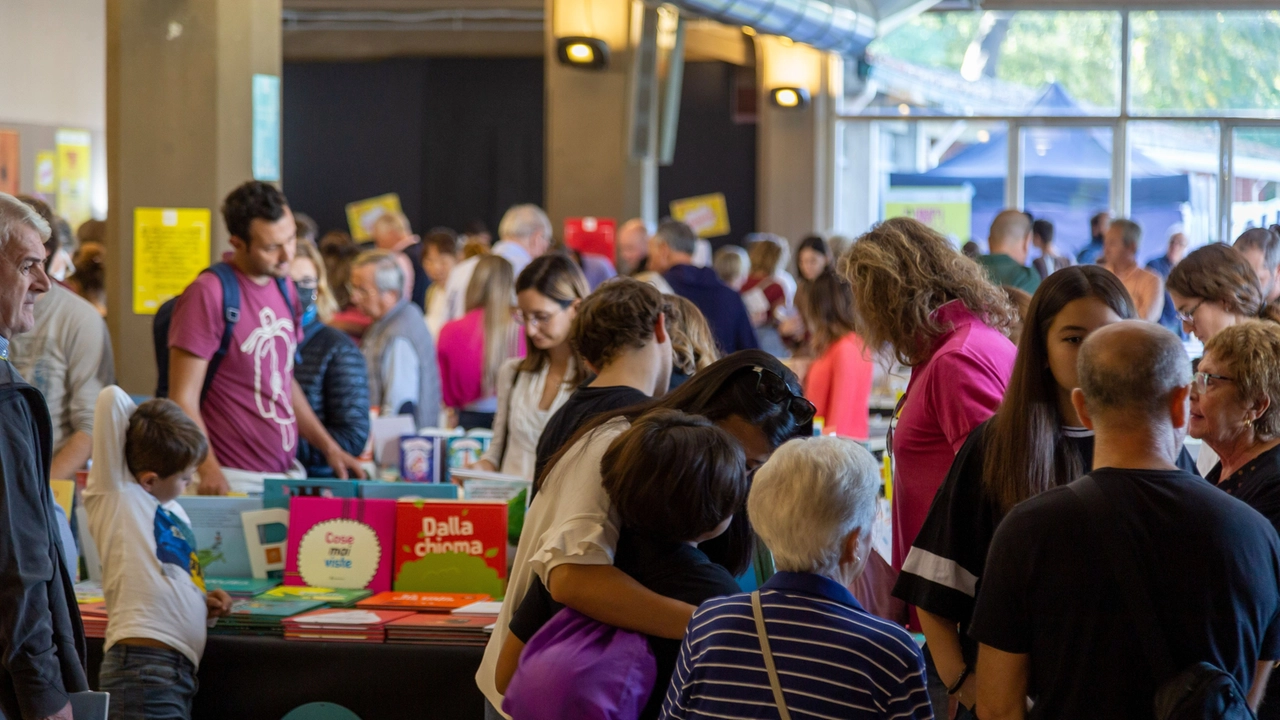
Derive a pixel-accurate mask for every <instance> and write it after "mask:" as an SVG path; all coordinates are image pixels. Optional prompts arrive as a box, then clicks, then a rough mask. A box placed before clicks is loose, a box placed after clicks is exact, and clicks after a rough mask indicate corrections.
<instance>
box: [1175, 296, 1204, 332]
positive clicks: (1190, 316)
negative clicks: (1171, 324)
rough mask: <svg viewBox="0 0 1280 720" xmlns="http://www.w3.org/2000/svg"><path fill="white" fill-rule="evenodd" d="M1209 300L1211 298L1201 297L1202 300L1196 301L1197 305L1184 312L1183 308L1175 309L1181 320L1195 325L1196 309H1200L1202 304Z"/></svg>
mask: <svg viewBox="0 0 1280 720" xmlns="http://www.w3.org/2000/svg"><path fill="white" fill-rule="evenodd" d="M1207 302H1209V298H1200V302H1198V303H1196V305H1195V307H1193V308H1191V309H1190V310H1188V311H1187V312H1185V313H1184V312H1182V311H1181V310H1178V309H1176V308H1175V309H1174V312H1176V313H1177V314H1178V320H1180V321H1181V322H1184V323H1186V324H1188V325H1195V324H1196V311H1197V310H1199V309H1200V306H1201V305H1203V304H1205V303H1207Z"/></svg>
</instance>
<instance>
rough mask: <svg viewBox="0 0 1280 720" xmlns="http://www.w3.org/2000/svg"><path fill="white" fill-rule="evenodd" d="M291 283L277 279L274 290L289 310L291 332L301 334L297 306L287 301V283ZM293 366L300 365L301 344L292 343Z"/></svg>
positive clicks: (283, 278)
mask: <svg viewBox="0 0 1280 720" xmlns="http://www.w3.org/2000/svg"><path fill="white" fill-rule="evenodd" d="M291 282H293V279H292V278H287V277H277V278H276V288H277V289H279V290H280V295H281V296H283V297H284V305H285V307H287V308H289V317H291V318H293V331H294V332H295V333H301V332H302V318H301V316H299V315H298V305H297V303H295V302H293V301H292V300H290V299H289V283H291ZM293 364H294V365H301V364H302V343H300V342H299V343H294V348H293Z"/></svg>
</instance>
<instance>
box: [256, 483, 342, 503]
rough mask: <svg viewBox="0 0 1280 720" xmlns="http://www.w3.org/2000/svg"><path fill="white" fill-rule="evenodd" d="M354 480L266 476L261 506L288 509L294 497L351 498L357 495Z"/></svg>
mask: <svg viewBox="0 0 1280 720" xmlns="http://www.w3.org/2000/svg"><path fill="white" fill-rule="evenodd" d="M356 485H357V483H356V481H355V480H333V479H325V478H302V479H299V480H293V479H290V478H267V479H266V480H264V481H263V483H262V506H263V507H268V508H273V507H278V508H284V509H285V510H288V509H289V501H290V500H292V499H293V498H296V497H322V498H353V497H355V496H356V495H357V492H356Z"/></svg>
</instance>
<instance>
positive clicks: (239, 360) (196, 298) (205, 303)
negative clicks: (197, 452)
mask: <svg viewBox="0 0 1280 720" xmlns="http://www.w3.org/2000/svg"><path fill="white" fill-rule="evenodd" d="M222 215H223V219H224V221H225V222H226V224H227V230H228V232H230V233H231V246H232V247H233V248H234V252H233V253H232V254H231V256H230V259H229V260H228V264H230V265H231V267H232V268H233V269H234V270H235V276H236V280H237V283H238V285H239V288H240V320H239V321H238V322H237V323H236V324H235V327H234V331H233V333H232V341H231V346H230V347H229V348H228V350H227V354H226V357H224V358H223V359H222V361H221V363H220V364H219V365H218V367H217V369H216V372H215V373H214V376H213V380H212V381H211V384H210V386H209V391H208V393H207V394H205V396H204V397H203V398H202V397H201V392H202V389H203V387H204V382H205V375H206V374H207V372H208V369H209V360H210V359H211V358H212V357H213V356H214V354H215V353H216V352H217V350H218V348H219V346H220V345H221V341H222V333H223V330H224V328H225V326H226V323H225V321H224V319H223V308H222V285H221V284H220V282H219V281H218V278H217V277H216V276H215V275H214V274H212V273H202V274H201V275H200V276H199V277H197V278H196V280H195V282H193V283H192V284H191V285H190V286H189V287H188V288H187V289H186V291H185V292H183V294H182V295H181V296H180V297H179V298H178V302H177V304H176V305H175V307H174V311H173V319H172V321H171V323H170V329H169V377H170V381H169V386H170V391H169V395H170V397H171V398H172V399H173V400H174V401H175V402H177V403H178V405H180V406H181V407H182V409H183V410H184V411H185V412H186V413H187V414H188V415H190V416H191V418H192V419H193V420H195V421H196V423H198V424H199V425H200V426H201V429H202V430H204V431H205V434H206V435H207V436H208V438H209V444H210V453H209V456H208V458H207V459H206V460H205V461H204V463H202V464H201V465H200V492H201V493H203V494H219V495H221V494H225V493H226V492H227V491H228V490H230V489H232V488H231V486H230V484H229V483H228V478H227V475H228V474H227V473H224V472H223V468H227V469H233V470H236V471H239V472H236V473H231V474H232V475H234V476H235V477H236V478H244V477H246V476H249V477H252V476H255V475H257V476H261V475H268V474H270V475H279V474H284V473H286V472H288V471H289V470H290V469H291V468H292V466H293V458H294V455H295V454H296V451H297V447H298V436H299V434H301V435H302V437H304V438H306V440H307V441H308V442H310V443H312V444H313V445H314V446H315V447H317V448H320V449H321V450H322V452H324V454H325V457H326V458H327V459H328V460H329V464H330V465H331V466H332V467H333V469H334V471H335V472H336V473H337V475H338V477H346V476H347V472H348V470H351V471H353V472H354V473H355V474H356V475H361V474H362V473H361V471H360V467H359V462H358V461H357V460H356V459H355V458H353V457H352V456H351V455H349V454H347V453H346V452H345V451H343V450H342V448H341V447H339V446H338V444H337V442H335V441H334V439H333V438H332V437H331V436H330V435H329V433H328V432H326V431H325V429H324V426H323V425H321V424H320V422H319V420H318V419H317V418H316V416H315V413H314V412H313V411H312V410H311V406H310V405H309V404H308V403H307V399H306V396H305V395H304V394H303V392H302V390H301V389H300V388H299V387H298V384H297V382H296V381H294V379H293V357H294V351H295V349H296V348H297V344H298V340H299V338H300V337H301V328H299V327H297V323H296V321H295V318H296V312H295V310H294V309H295V308H296V307H297V301H298V299H297V291H296V290H295V289H294V287H293V283H292V282H286V283H285V284H284V287H285V288H286V291H287V293H288V297H287V298H286V297H285V296H284V295H282V294H281V292H280V286H279V285H278V284H277V282H276V278H287V277H288V273H289V266H290V263H291V262H292V261H293V256H294V251H295V249H296V243H297V228H296V225H295V224H294V220H293V213H292V212H290V210H289V206H288V202H287V201H286V200H285V197H284V195H283V194H282V193H281V192H280V191H279V190H277V189H276V188H275V187H273V186H271V185H268V184H266V183H261V182H247V183H245V184H243V185H241V186H240V187H238V188H236V189H235V190H233V191H232V192H231V194H230V195H228V196H227V199H226V202H225V203H224V204H223V206H222ZM235 489H237V490H244V491H253V490H260V487H258V486H256V483H255V482H254V481H252V480H247V481H246V485H245V486H243V487H237V488H235Z"/></svg>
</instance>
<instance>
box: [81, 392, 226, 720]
mask: <svg viewBox="0 0 1280 720" xmlns="http://www.w3.org/2000/svg"><path fill="white" fill-rule="evenodd" d="M208 452H209V444H208V441H207V440H206V439H205V437H204V434H203V433H201V432H200V428H199V427H197V426H196V424H195V423H194V422H192V421H191V419H190V418H188V417H187V416H186V414H185V413H183V412H182V409H181V408H180V407H178V405H177V404H176V403H174V402H173V401H171V400H165V399H155V400H148V401H147V402H145V403H143V404H142V405H141V406H137V407H135V406H134V404H133V401H132V400H130V399H129V396H128V395H126V394H125V392H124V391H123V390H121V389H120V388H118V387H115V386H111V387H108V388H106V389H104V390H103V391H102V393H101V394H99V395H98V404H97V407H96V409H95V412H94V427H93V458H94V461H93V467H92V469H91V470H90V471H89V483H88V486H87V488H86V489H85V494H84V498H85V507H86V509H87V510H88V512H89V531H90V532H91V533H92V534H93V539H94V542H96V543H97V546H98V552H99V554H100V555H101V558H102V574H103V578H102V586H103V591H104V594H105V595H106V599H107V611H108V616H109V617H108V620H107V638H106V645H105V650H106V656H105V657H104V658H103V661H102V670H101V673H100V675H99V680H98V685H99V689H100V690H103V691H105V692H109V693H111V703H110V708H111V710H110V716H111V718H112V720H116V719H117V718H119V719H122V720H123V719H132V718H141V717H147V718H150V717H166V718H179V717H181V718H190V717H191V701H192V699H193V698H194V697H195V694H196V666H197V665H198V664H199V662H200V656H201V655H202V654H203V653H204V643H205V634H206V623H207V621H208V619H209V618H212V617H218V616H223V615H226V614H227V612H228V611H230V609H231V598H230V597H229V596H228V595H227V594H226V593H225V592H223V591H222V590H215V591H213V592H212V593H206V591H205V586H204V577H203V576H202V575H201V573H200V564H199V562H198V561H197V560H196V547H195V544H196V543H195V535H194V534H193V533H192V531H191V523H190V520H189V519H188V518H187V514H186V513H185V512H184V511H183V510H182V507H181V506H179V505H178V504H177V503H176V502H173V501H174V500H175V499H176V498H177V497H178V496H179V495H181V494H182V492H183V490H184V489H185V488H186V486H187V484H188V483H190V482H191V475H192V473H193V472H195V468H196V466H197V465H199V464H200V462H201V461H203V460H204V458H205V456H206V455H207V454H208ZM157 680H160V681H159V682H157Z"/></svg>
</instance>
